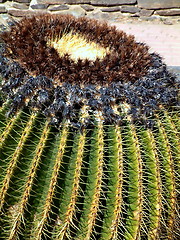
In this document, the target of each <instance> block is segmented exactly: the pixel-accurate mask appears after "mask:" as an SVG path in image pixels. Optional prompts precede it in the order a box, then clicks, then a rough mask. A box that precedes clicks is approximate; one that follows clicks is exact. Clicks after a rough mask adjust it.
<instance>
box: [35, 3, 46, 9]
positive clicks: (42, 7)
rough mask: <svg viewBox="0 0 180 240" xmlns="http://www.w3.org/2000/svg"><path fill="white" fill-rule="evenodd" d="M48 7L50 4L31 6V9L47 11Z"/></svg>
mask: <svg viewBox="0 0 180 240" xmlns="http://www.w3.org/2000/svg"><path fill="white" fill-rule="evenodd" d="M47 7H48V4H40V3H39V4H34V5H31V8H32V9H47Z"/></svg>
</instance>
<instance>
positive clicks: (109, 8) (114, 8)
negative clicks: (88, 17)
mask: <svg viewBox="0 0 180 240" xmlns="http://www.w3.org/2000/svg"><path fill="white" fill-rule="evenodd" d="M120 10H121V9H120V7H107V8H102V9H101V11H102V12H118V11H120Z"/></svg>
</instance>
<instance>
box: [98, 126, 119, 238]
mask: <svg viewBox="0 0 180 240" xmlns="http://www.w3.org/2000/svg"><path fill="white" fill-rule="evenodd" d="M108 136H109V138H110V139H109V154H110V156H109V158H110V160H109V161H110V162H109V171H108V172H109V175H110V176H109V178H110V181H109V184H108V185H109V190H108V197H107V210H106V214H105V218H104V223H103V227H102V239H107V240H108V239H109V240H110V239H111V240H115V239H117V238H118V226H119V224H120V222H121V221H122V219H121V211H122V202H123V200H122V185H123V149H122V137H121V129H120V127H119V126H117V125H116V126H115V127H112V126H111V127H109V133H108Z"/></svg>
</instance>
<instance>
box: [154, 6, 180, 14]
mask: <svg viewBox="0 0 180 240" xmlns="http://www.w3.org/2000/svg"><path fill="white" fill-rule="evenodd" d="M155 14H158V15H160V16H177V15H180V9H175V8H174V9H167V10H158V11H156V12H155Z"/></svg>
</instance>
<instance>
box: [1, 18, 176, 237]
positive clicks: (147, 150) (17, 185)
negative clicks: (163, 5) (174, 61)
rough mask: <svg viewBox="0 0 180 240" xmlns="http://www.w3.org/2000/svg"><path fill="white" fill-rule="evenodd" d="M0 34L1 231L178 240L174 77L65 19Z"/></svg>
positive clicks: (123, 43)
mask: <svg viewBox="0 0 180 240" xmlns="http://www.w3.org/2000/svg"><path fill="white" fill-rule="evenodd" d="M1 38H2V40H3V43H2V45H1V55H0V59H1V63H0V73H1V75H2V83H1V90H2V91H1V95H2V96H1V98H2V101H1V102H2V106H1V109H0V149H1V151H0V236H1V239H8V240H10V239H11V240H14V239H34V240H35V239H36V240H38V239H39V240H40V239H61V240H64V239H76V240H81V239H82V240H88V239H104V240H108V239H109V240H110V239H111V240H112V239H114V240H115V239H128V240H129V239H132V240H135V239H149V240H150V239H166V240H167V239H169V240H172V239H178V237H179V235H180V232H179V226H178V224H179V221H180V218H179V205H178V201H179V195H178V191H179V167H180V166H179V163H180V145H179V127H180V123H179V115H178V114H179V113H178V88H179V80H178V79H177V78H175V77H174V76H173V75H172V74H170V73H169V72H168V71H167V69H166V65H165V64H164V63H162V60H161V58H160V57H159V56H158V55H156V54H149V53H148V47H147V46H145V45H144V44H140V43H136V42H135V40H134V38H133V37H132V36H127V35H126V34H125V33H123V32H120V31H117V30H116V29H115V28H113V27H108V26H107V25H106V24H103V23H98V22H96V21H94V20H87V19H85V18H80V19H75V18H73V17H70V16H56V15H55V16H51V15H42V16H38V17H36V18H35V17H32V18H27V19H26V18H25V19H23V20H22V21H21V22H19V23H17V24H16V25H15V26H14V27H12V29H11V30H10V32H5V33H3V34H2V35H1ZM67 39H68V40H69V42H70V41H72V48H71V45H70V46H69V45H68V44H69V43H67V45H66V44H65V40H67ZM79 41H81V43H82V48H81V44H79ZM62 46H64V49H65V50H64V49H63V50H62ZM84 47H86V51H87V54H86V55H85V57H84V51H85V48H84ZM25 49H26V50H25ZM79 49H80V50H82V49H83V50H82V51H81V52H79ZM89 49H90V52H89ZM77 50H78V51H77ZM63 51H64V52H63ZM82 52H83V54H82ZM91 52H93V54H94V55H93V56H92V55H91V54H90V53H91ZM74 53H76V56H75V55H74ZM88 54H90V57H89V59H87V58H88ZM74 56H75V57H74ZM7 116H8V117H7Z"/></svg>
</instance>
